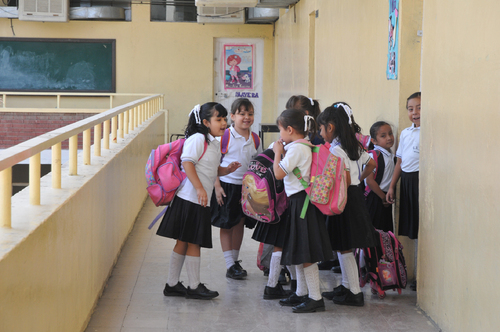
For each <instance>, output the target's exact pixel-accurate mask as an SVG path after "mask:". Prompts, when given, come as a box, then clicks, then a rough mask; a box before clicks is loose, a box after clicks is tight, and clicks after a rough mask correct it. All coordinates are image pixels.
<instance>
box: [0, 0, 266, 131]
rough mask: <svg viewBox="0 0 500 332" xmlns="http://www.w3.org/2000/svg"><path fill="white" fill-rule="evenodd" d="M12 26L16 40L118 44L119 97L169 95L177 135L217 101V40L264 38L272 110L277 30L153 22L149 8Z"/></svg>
mask: <svg viewBox="0 0 500 332" xmlns="http://www.w3.org/2000/svg"><path fill="white" fill-rule="evenodd" d="M12 22H13V26H14V31H15V34H16V37H43V38H106V39H116V54H117V55H116V61H117V62H116V73H117V74H116V90H117V92H123V93H126V92H127V93H131V92H133V93H160V94H165V108H166V109H168V110H169V111H170V112H169V114H170V119H169V120H170V121H169V124H170V127H169V128H168V129H169V132H175V133H179V132H182V129H183V127H184V126H185V125H186V124H187V115H188V113H189V112H190V111H191V109H192V108H193V106H194V105H196V104H198V103H204V102H208V101H212V100H213V58H214V54H213V49H214V38H217V37H224V38H232V37H239V38H263V39H264V58H265V59H266V61H265V64H264V75H265V77H264V78H263V90H264V94H263V109H273V105H274V77H273V74H274V71H273V67H272V66H273V61H272V59H273V57H274V45H273V26H272V25H249V24H245V25H232V24H231V25H226V24H206V25H202V24H197V23H167V22H150V13H149V4H142V5H141V4H135V5H132V21H131V22H98V21H71V22H69V23H42V22H26V21H19V20H13V21H12ZM0 36H3V37H11V36H12V30H11V26H10V20H8V19H0ZM267 60H269V61H267ZM262 120H263V122H266V121H267V118H266V114H263V118H262Z"/></svg>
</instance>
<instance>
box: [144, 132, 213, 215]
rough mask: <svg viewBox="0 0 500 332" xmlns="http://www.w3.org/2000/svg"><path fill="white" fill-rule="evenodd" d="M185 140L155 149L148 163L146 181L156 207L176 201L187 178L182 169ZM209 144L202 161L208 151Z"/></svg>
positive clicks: (205, 148)
mask: <svg viewBox="0 0 500 332" xmlns="http://www.w3.org/2000/svg"><path fill="white" fill-rule="evenodd" d="M185 141H186V139H185V138H181V139H178V140H175V141H173V142H170V143H168V144H162V145H159V146H158V148H157V149H153V150H152V151H151V154H150V155H149V158H148V161H147V163H146V170H145V172H146V181H147V184H148V187H147V190H148V194H149V197H150V198H151V200H152V201H153V203H154V204H155V205H156V206H160V205H168V204H170V202H171V201H172V200H173V199H174V196H175V193H176V192H177V189H178V188H179V186H180V185H181V183H182V181H184V179H185V178H186V173H184V172H182V171H181V169H180V164H181V155H182V148H183V147H184V142H185ZM207 146H208V145H207V142H205V147H204V150H203V153H202V155H201V157H200V159H201V158H202V157H203V155H204V154H205V152H206V150H207Z"/></svg>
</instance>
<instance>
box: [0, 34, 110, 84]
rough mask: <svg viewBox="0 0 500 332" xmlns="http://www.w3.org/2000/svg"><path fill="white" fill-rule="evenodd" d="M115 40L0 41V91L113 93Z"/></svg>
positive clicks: (19, 39) (11, 39) (20, 39)
mask: <svg viewBox="0 0 500 332" xmlns="http://www.w3.org/2000/svg"><path fill="white" fill-rule="evenodd" d="M115 57H116V54H115V40H114V39H40V38H38V39H35V38H0V91H37V92H54V91H58V92H71V91H78V92H116V80H115Z"/></svg>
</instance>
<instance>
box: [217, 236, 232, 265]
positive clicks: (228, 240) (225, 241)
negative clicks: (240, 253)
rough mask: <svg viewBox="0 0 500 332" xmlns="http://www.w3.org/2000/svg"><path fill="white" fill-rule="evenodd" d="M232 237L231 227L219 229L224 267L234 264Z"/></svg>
mask: <svg viewBox="0 0 500 332" xmlns="http://www.w3.org/2000/svg"><path fill="white" fill-rule="evenodd" d="M232 238H233V229H232V228H230V229H224V228H221V229H220V245H221V247H222V254H223V255H224V259H225V260H226V269H229V268H230V267H231V266H233V265H234V259H233V251H232Z"/></svg>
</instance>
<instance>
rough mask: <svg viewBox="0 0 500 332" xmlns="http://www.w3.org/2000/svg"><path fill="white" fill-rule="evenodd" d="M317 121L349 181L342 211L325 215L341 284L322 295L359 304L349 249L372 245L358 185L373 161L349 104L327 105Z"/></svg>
mask: <svg viewBox="0 0 500 332" xmlns="http://www.w3.org/2000/svg"><path fill="white" fill-rule="evenodd" d="M318 123H319V125H320V133H321V136H322V137H323V138H324V139H325V141H326V142H330V143H331V146H330V152H331V153H333V154H334V155H336V156H337V157H340V158H342V159H343V160H344V162H345V167H346V170H347V173H348V175H347V178H348V181H347V182H348V184H349V183H350V186H349V187H348V189H347V203H346V206H345V208H344V211H343V212H342V213H341V214H339V215H334V216H329V217H328V218H327V228H328V234H329V235H330V244H331V247H332V249H333V250H335V251H337V256H338V258H339V262H340V267H341V269H342V285H340V286H338V287H336V288H334V289H333V291H332V292H324V293H323V294H322V295H323V297H325V298H327V299H329V300H332V299H333V302H334V303H336V304H341V305H351V306H363V305H364V298H363V293H362V292H361V288H360V286H359V276H358V267H357V264H356V260H355V258H354V254H353V249H355V248H366V247H373V246H375V238H374V228H373V226H372V223H371V218H370V215H369V214H368V210H367V209H366V205H365V200H364V196H363V193H362V192H361V189H360V188H359V187H358V185H359V183H360V182H361V181H363V180H364V179H365V178H366V177H367V176H368V175H369V174H370V173H371V172H372V171H373V170H374V168H375V166H376V164H375V161H373V159H371V158H370V156H369V155H368V154H367V153H366V151H365V150H364V149H363V147H362V146H361V144H360V143H359V141H358V140H357V139H356V135H355V132H356V130H355V129H354V128H353V120H352V111H351V108H350V107H349V105H347V104H346V103H342V102H339V103H334V104H333V105H332V106H330V107H327V108H326V109H325V110H324V111H323V112H322V113H321V114H320V115H319V117H318ZM363 165H364V166H365V168H364V170H363Z"/></svg>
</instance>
